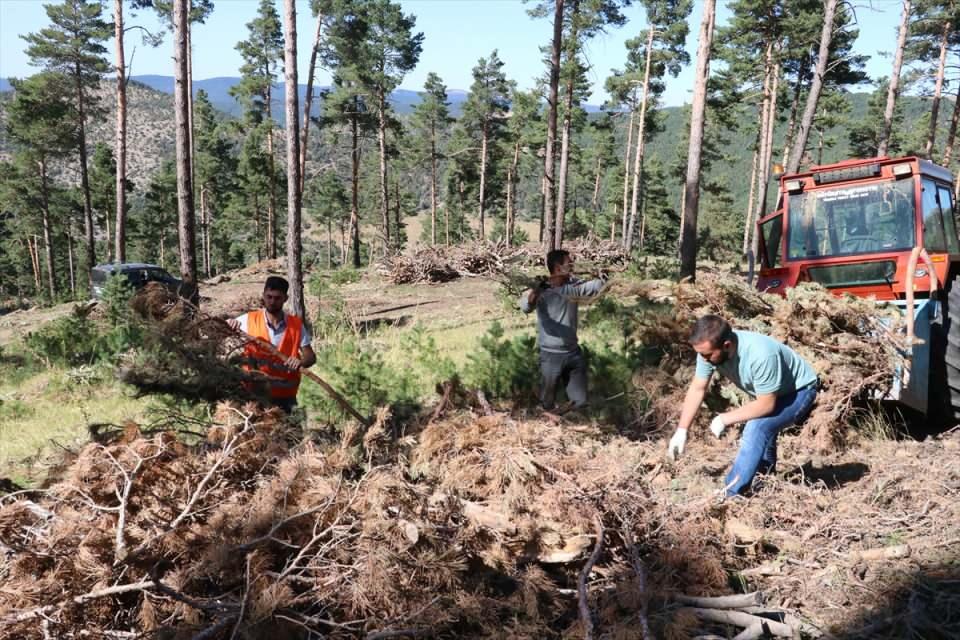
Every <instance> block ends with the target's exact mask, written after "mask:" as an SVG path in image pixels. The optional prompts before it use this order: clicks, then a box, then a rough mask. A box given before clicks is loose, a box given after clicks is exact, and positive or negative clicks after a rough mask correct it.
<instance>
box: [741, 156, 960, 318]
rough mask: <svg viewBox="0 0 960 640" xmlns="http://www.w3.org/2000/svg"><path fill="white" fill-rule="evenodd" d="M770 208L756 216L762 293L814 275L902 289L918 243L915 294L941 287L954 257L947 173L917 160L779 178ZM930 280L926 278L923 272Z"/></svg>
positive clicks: (896, 296)
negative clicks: (774, 202) (920, 255)
mask: <svg viewBox="0 0 960 640" xmlns="http://www.w3.org/2000/svg"><path fill="white" fill-rule="evenodd" d="M779 194H780V196H779V199H778V204H777V208H776V210H775V211H774V212H773V213H771V214H769V215H767V216H765V217H764V218H762V219H761V220H760V221H759V223H758V225H759V232H760V238H759V239H760V256H759V257H760V274H759V279H758V282H757V285H758V287H759V288H760V289H761V290H766V291H770V292H772V293H783V292H784V290H785V289H787V288H788V287H791V286H794V285H796V284H797V283H799V282H803V281H813V282H819V283H820V284H822V285H823V286H824V287H826V288H828V289H830V290H832V291H833V292H835V293H836V294H837V295H839V294H841V293H851V294H853V295H856V296H863V297H868V296H873V297H875V298H876V299H877V300H901V299H903V298H904V297H905V295H906V288H907V283H908V278H907V268H908V266H909V265H910V264H911V260H910V256H911V252H913V250H914V248H920V249H922V250H926V253H925V254H923V260H922V261H921V262H920V263H919V264H918V266H915V267H914V269H913V277H912V278H909V280H912V281H913V283H914V284H915V285H916V286H915V288H916V289H917V291H918V294H917V295H918V297H923V295H924V294H923V293H920V292H929V291H931V290H932V289H934V288H936V286H937V285H938V286H939V287H944V286H946V285H947V284H948V279H949V278H950V277H951V276H952V274H951V272H950V267H951V264H952V263H954V262H960V242H958V236H957V229H958V224H957V221H956V218H955V215H956V213H957V212H956V210H955V207H954V204H953V197H952V196H953V179H952V176H951V175H950V172H949V171H947V170H946V169H944V168H943V167H940V166H937V165H935V164H933V163H932V162H928V161H926V160H921V159H919V158H915V157H907V158H872V159H869V160H848V161H845V162H841V163H838V164H832V165H824V166H817V167H813V168H811V169H810V170H809V171H807V172H805V173H795V174H790V175H784V176H782V177H781V178H780V191H779ZM932 276H933V277H935V280H934V281H933V282H931V281H930V278H931V277H932Z"/></svg>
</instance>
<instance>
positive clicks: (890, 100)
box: [877, 0, 913, 156]
mask: <svg viewBox="0 0 960 640" xmlns="http://www.w3.org/2000/svg"><path fill="white" fill-rule="evenodd" d="M912 11H913V6H912V3H911V0H903V9H902V11H901V14H900V27H899V29H898V30H897V48H896V49H895V50H894V53H893V70H892V71H891V73H890V79H889V82H888V83H887V102H886V106H885V107H884V109H883V128H882V129H881V130H880V139H879V141H878V143H877V155H880V156H885V155H887V154H888V153H889V151H890V141H891V136H892V135H893V119H894V113H895V111H896V105H897V97H898V96H899V94H900V72H901V69H902V68H903V53H904V48H905V47H906V42H907V37H908V36H909V32H910V15H911V12H912Z"/></svg>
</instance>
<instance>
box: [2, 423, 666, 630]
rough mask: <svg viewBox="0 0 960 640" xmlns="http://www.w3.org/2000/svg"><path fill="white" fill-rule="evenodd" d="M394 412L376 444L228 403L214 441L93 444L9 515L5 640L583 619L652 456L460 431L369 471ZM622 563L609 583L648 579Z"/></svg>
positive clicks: (472, 428)
mask: <svg viewBox="0 0 960 640" xmlns="http://www.w3.org/2000/svg"><path fill="white" fill-rule="evenodd" d="M385 417H386V416H385V414H382V415H381V421H380V422H378V423H377V424H375V425H374V426H373V427H371V429H370V431H369V432H368V433H367V434H366V436H365V437H364V438H363V440H362V442H363V444H362V445H361V443H360V442H359V441H358V435H359V434H358V432H357V431H356V430H355V429H347V430H346V431H345V433H344V436H343V440H342V441H341V442H340V443H334V444H332V445H329V446H326V447H323V446H321V445H318V444H316V443H312V442H302V443H299V444H297V442H296V440H297V439H296V434H295V433H294V432H293V431H292V430H291V428H290V427H289V426H287V424H286V423H284V422H282V421H279V420H278V415H277V414H276V413H262V412H260V411H258V410H257V409H255V408H254V407H253V406H252V405H249V406H244V407H240V406H237V405H221V406H220V408H219V411H218V413H217V416H216V420H215V422H214V424H213V425H212V426H211V428H210V430H209V434H208V438H207V442H206V443H204V444H202V445H197V446H187V445H186V444H184V443H183V442H182V441H180V440H179V439H178V438H177V437H176V436H175V435H173V434H171V433H164V434H155V435H153V436H150V437H145V436H142V435H140V433H139V432H138V431H137V430H136V428H135V427H134V426H130V427H129V428H128V429H127V430H126V432H125V433H124V434H122V436H121V437H120V438H119V439H117V440H116V441H115V442H112V443H106V444H102V443H95V444H90V445H87V446H86V447H85V448H84V449H83V450H82V451H81V452H80V453H79V455H78V457H77V459H76V460H75V461H74V462H73V464H71V465H70V466H69V467H68V468H67V470H66V471H65V473H64V475H63V477H62V478H61V479H60V480H59V481H58V482H56V483H55V484H53V485H52V486H51V487H50V488H49V489H47V490H44V491H36V492H29V493H25V494H21V495H15V496H8V497H7V498H6V499H4V500H3V502H2V507H0V538H2V539H3V540H4V544H5V546H6V548H5V549H4V551H5V554H4V556H3V558H2V559H0V576H2V582H3V585H4V588H3V589H2V590H0V621H2V624H0V629H2V630H0V637H2V638H32V637H38V638H39V637H43V634H44V633H47V634H50V635H51V636H52V637H72V636H74V635H77V634H79V633H80V632H81V631H86V632H89V633H95V634H99V633H102V634H105V635H107V636H109V635H110V634H114V635H115V636H116V637H134V636H132V635H130V636H128V635H126V634H132V633H141V632H142V633H148V632H152V633H156V632H160V631H163V632H164V633H166V634H168V635H165V636H164V637H174V638H180V637H184V638H186V637H197V636H196V634H204V633H206V634H207V635H204V636H203V637H210V638H227V637H241V638H259V637H305V636H304V631H305V630H312V631H314V632H316V633H322V634H324V637H364V636H366V637H371V638H372V637H386V636H377V635H376V634H377V633H383V632H389V631H396V630H399V629H409V630H411V631H410V633H411V634H414V633H418V634H423V633H428V634H429V635H438V636H446V637H464V636H473V637H478V636H490V635H500V634H502V633H504V632H505V631H512V633H515V634H516V635H517V636H520V637H544V635H547V636H550V635H556V634H558V633H559V632H561V631H562V630H563V629H565V628H568V627H570V626H571V625H573V626H575V625H576V624H578V623H577V622H576V619H575V618H571V617H570V612H571V611H575V603H576V598H575V597H574V598H573V599H572V600H571V598H570V596H567V595H563V593H562V591H561V589H562V588H563V587H565V586H571V585H574V586H575V585H576V579H577V574H578V570H579V566H578V565H576V564H575V565H573V566H572V567H566V566H564V565H563V564H562V563H567V562H571V561H576V560H579V559H581V558H582V556H583V554H584V552H585V551H587V550H588V549H589V548H591V547H595V546H596V541H595V539H594V538H592V537H591V534H592V532H593V525H592V522H594V521H597V520H598V518H601V517H602V518H603V519H604V520H605V521H607V522H608V523H609V524H611V525H613V526H616V527H627V528H634V527H640V526H642V525H640V524H639V523H638V521H637V519H636V514H637V513H638V512H639V509H640V508H641V507H642V505H643V503H644V502H645V498H644V497H643V495H642V494H639V493H636V492H637V491H638V488H637V487H635V486H634V485H633V483H634V481H635V477H634V473H635V467H636V466H638V465H640V466H644V465H645V464H646V463H645V462H644V458H645V457H646V456H649V455H650V454H651V450H650V448H649V447H641V446H636V445H633V446H630V445H628V443H626V442H625V441H617V442H612V443H610V444H609V445H605V446H600V447H597V446H596V443H595V442H593V443H592V444H591V439H590V437H589V435H588V434H585V435H583V436H582V437H581V438H575V440H577V439H579V440H582V441H581V442H579V443H574V442H570V438H569V437H566V438H565V437H563V433H562V431H563V430H562V429H560V428H559V427H556V426H549V425H541V426H537V425H535V424H533V423H531V424H530V425H528V426H525V427H523V428H521V429H520V430H519V431H518V430H517V429H518V425H515V424H512V423H510V422H509V420H507V419H506V418H486V419H482V420H480V421H474V420H472V419H469V418H461V419H457V420H454V421H451V422H448V423H436V424H433V425H431V426H430V427H429V428H428V429H427V431H425V432H424V433H423V434H422V439H423V440H424V442H425V443H426V444H424V445H421V446H419V447H417V446H413V447H412V449H411V450H409V451H408V452H407V453H405V454H404V455H405V456H409V457H410V458H411V459H412V460H415V461H416V462H415V463H414V464H413V465H412V466H410V467H409V468H406V467H405V466H404V465H403V464H397V463H391V464H386V463H384V464H374V465H373V466H369V465H370V464H371V463H374V462H375V460H374V458H375V457H376V456H377V455H384V454H386V455H388V456H391V457H396V451H394V452H393V453H392V454H391V453H389V452H386V451H381V452H380V454H377V447H376V444H375V443H376V442H377V441H378V436H377V435H376V434H377V433H380V434H381V435H382V433H383V422H382V420H383V419H384V418H385ZM444 434H447V435H446V436H444ZM454 434H455V435H454ZM449 436H454V437H452V438H451V437H449ZM407 444H408V445H409V443H407ZM391 446H396V445H391ZM534 460H536V462H535V461H534ZM364 462H366V463H367V466H366V468H364ZM614 465H616V467H615V468H614ZM452 468H458V469H459V470H460V475H459V476H458V478H457V480H459V481H461V482H462V484H463V488H462V489H458V487H457V486H456V485H457V482H455V481H454V480H455V479H454V478H453V477H451V476H450V474H449V473H448V472H449V471H450V470H451V469H452ZM414 477H415V478H418V480H417V481H413V480H411V478H414ZM572 477H576V478H577V480H576V481H573V480H571V478H572ZM615 518H617V519H615ZM608 547H612V543H608ZM608 553H609V554H610V556H611V560H610V562H609V563H607V562H605V566H606V569H605V572H604V573H603V574H602V575H604V576H607V577H606V578H605V579H604V582H609V583H610V584H615V583H616V584H622V585H623V586H625V587H626V586H627V585H628V584H633V583H632V582H631V581H633V580H635V579H636V577H635V574H634V569H632V568H630V566H629V565H628V564H625V563H622V562H621V563H619V564H620V565H622V566H619V567H618V563H617V560H616V556H615V555H614V554H615V551H614V550H613V549H612V548H611V549H610V551H609V552H608ZM558 563H559V564H558ZM551 566H556V568H555V569H551V568H550V567H551ZM621 569H622V570H623V571H625V572H627V575H623V576H619V577H617V578H616V580H614V578H613V575H614V573H616V571H620V570H621ZM615 570H616V571H615ZM632 591H633V594H634V595H633V601H637V599H638V598H639V597H640V595H641V594H640V593H638V592H637V590H636V588H635V587H632ZM585 597H586V594H585ZM571 603H573V607H571V606H570V605H571ZM618 611H619V610H618ZM601 620H602V623H603V624H609V625H612V624H615V621H614V620H610V619H606V618H601ZM41 623H42V624H41ZM235 629H236V630H239V635H236V636H232V635H231V634H233V633H234V630H235Z"/></svg>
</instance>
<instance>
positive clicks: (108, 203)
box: [90, 142, 133, 262]
mask: <svg viewBox="0 0 960 640" xmlns="http://www.w3.org/2000/svg"><path fill="white" fill-rule="evenodd" d="M90 160H91V161H90V201H91V204H92V205H93V212H94V215H95V220H96V221H97V223H98V224H101V223H102V227H103V229H104V231H105V236H106V238H105V239H106V242H105V243H104V248H103V252H104V255H105V257H106V258H105V259H106V261H107V262H111V260H112V253H111V252H112V248H113V247H112V244H113V243H111V233H110V229H111V224H110V218H111V217H114V216H115V215H116V211H117V191H116V178H117V171H118V169H117V161H116V159H115V158H114V155H113V151H112V150H111V149H110V147H108V146H107V145H105V144H104V143H102V142H98V143H97V145H96V146H95V147H94V149H93V156H92V158H91V159H90ZM123 191H124V198H123V200H124V206H125V208H126V210H125V211H124V216H123V217H124V218H126V214H127V213H128V212H129V208H130V207H129V205H128V204H126V202H127V198H126V196H127V194H128V193H130V192H131V191H133V183H132V182H130V181H129V180H125V181H124V189H123ZM114 230H115V231H117V230H116V229H114ZM116 261H117V262H119V261H120V257H119V256H117V257H116Z"/></svg>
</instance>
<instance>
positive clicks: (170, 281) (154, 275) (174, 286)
mask: <svg viewBox="0 0 960 640" xmlns="http://www.w3.org/2000/svg"><path fill="white" fill-rule="evenodd" d="M111 276H123V277H125V278H126V279H127V281H129V282H130V284H131V285H132V286H133V288H134V289H139V288H141V287H143V286H144V285H146V284H147V283H148V282H159V283H161V284H163V285H164V286H166V287H167V288H168V289H170V290H171V291H173V292H175V293H177V294H179V295H181V296H183V297H184V298H188V299H189V298H191V297H193V294H194V293H195V292H196V290H195V288H194V287H190V286H189V285H187V284H185V283H184V282H183V280H180V279H179V278H174V277H173V276H172V275H170V274H169V273H167V271H166V269H163V268H162V267H158V266H157V265H155V264H145V263H143V262H114V263H112V264H98V265H97V266H95V267H94V268H93V297H94V298H96V299H98V300H99V299H100V298H102V297H103V291H104V289H105V288H106V286H107V280H109V279H110V277H111Z"/></svg>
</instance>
